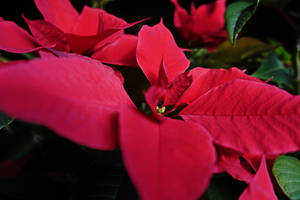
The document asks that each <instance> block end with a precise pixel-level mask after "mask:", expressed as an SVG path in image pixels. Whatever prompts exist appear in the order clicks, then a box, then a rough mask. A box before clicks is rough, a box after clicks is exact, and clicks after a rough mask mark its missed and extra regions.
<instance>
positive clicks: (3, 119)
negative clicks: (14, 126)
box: [0, 112, 13, 130]
mask: <svg viewBox="0 0 300 200" xmlns="http://www.w3.org/2000/svg"><path fill="white" fill-rule="evenodd" d="M12 122H13V119H12V118H10V117H8V116H7V115H5V114H4V113H2V112H0V130H1V129H2V128H4V127H7V126H8V125H9V124H10V123H12Z"/></svg>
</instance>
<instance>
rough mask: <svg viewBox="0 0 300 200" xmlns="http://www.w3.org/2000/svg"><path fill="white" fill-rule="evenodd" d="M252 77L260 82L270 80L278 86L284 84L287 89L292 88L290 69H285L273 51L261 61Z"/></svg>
mask: <svg viewBox="0 0 300 200" xmlns="http://www.w3.org/2000/svg"><path fill="white" fill-rule="evenodd" d="M252 76H254V77H257V78H260V79H262V80H268V79H270V78H271V80H272V81H274V82H276V83H278V84H279V85H281V84H284V85H286V86H288V87H289V88H293V73H292V69H289V68H285V67H284V65H283V64H282V63H281V62H280V60H279V58H278V57H277V55H276V53H275V52H273V51H272V52H271V53H270V54H269V55H268V56H267V57H266V58H265V59H264V60H263V61H262V63H261V66H260V67H259V68H258V69H257V71H256V72H254V73H253V74H252Z"/></svg>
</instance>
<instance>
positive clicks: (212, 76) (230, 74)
mask: <svg viewBox="0 0 300 200" xmlns="http://www.w3.org/2000/svg"><path fill="white" fill-rule="evenodd" d="M189 76H192V80H193V82H192V85H191V86H190V87H189V88H188V89H187V90H186V91H185V93H184V94H183V95H182V97H181V98H180V100H179V101H178V102H177V105H179V104H189V103H191V102H192V101H194V100H195V99H196V98H198V97H199V96H201V95H203V94H205V93H206V92H207V91H209V90H211V89H213V88H215V87H218V86H219V85H222V84H224V83H226V82H228V81H231V80H236V79H243V80H253V81H260V80H259V79H257V78H254V77H252V76H249V75H247V74H245V73H244V72H243V71H241V70H239V69H238V68H235V67H234V68H231V69H208V68H201V67H197V68H194V69H193V70H191V71H189Z"/></svg>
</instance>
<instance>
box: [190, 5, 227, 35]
mask: <svg viewBox="0 0 300 200" xmlns="http://www.w3.org/2000/svg"><path fill="white" fill-rule="evenodd" d="M225 9H226V0H216V2H213V3H210V4H205V5H201V6H199V7H198V8H197V10H196V11H195V14H194V15H193V19H194V22H195V23H194V24H193V31H194V32H195V33H196V34H198V35H199V36H202V35H210V34H213V33H216V32H219V31H220V30H222V29H223V28H224V25H225V17H224V15H225Z"/></svg>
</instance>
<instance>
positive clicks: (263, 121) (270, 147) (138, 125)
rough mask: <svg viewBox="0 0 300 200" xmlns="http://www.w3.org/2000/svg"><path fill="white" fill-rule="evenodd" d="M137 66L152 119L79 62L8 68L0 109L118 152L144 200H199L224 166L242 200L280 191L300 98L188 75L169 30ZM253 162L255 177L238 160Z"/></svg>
mask: <svg viewBox="0 0 300 200" xmlns="http://www.w3.org/2000/svg"><path fill="white" fill-rule="evenodd" d="M137 61H138V63H139V66H140V67H141V69H142V70H143V72H144V73H145V75H146V77H147V78H148V80H149V82H150V83H151V87H150V88H149V89H148V90H147V92H145V100H146V102H147V104H148V106H149V108H150V109H151V110H152V114H151V115H146V114H144V113H142V112H141V111H139V110H137V109H136V108H135V107H134V106H133V105H132V103H131V101H130V99H129V98H128V96H127V94H126V92H125V90H124V89H123V86H122V81H121V78H120V74H118V73H117V72H115V71H113V69H111V68H109V67H107V66H105V65H103V64H101V63H99V62H97V61H95V60H93V59H89V58H86V57H83V56H78V55H73V54H65V55H64V57H61V58H56V57H55V56H47V55H44V56H43V57H42V58H40V59H36V60H32V61H30V62H21V63H13V64H11V65H7V66H6V67H3V68H0V91H1V94H3V96H2V98H1V99H0V109H1V110H2V111H4V112H6V113H8V114H9V115H12V116H14V117H16V118H18V119H22V120H26V121H30V122H35V123H39V124H43V125H45V126H48V127H49V128H51V129H53V130H54V131H56V132H57V133H58V134H60V135H62V136H64V137H67V138H69V139H71V140H72V141H74V142H77V143H79V144H82V145H86V146H88V147H93V148H97V149H113V148H115V147H117V146H118V142H119V143H120V144H119V145H120V147H121V150H122V154H123V157H124V162H125V165H126V168H127V170H128V172H129V174H130V176H131V178H132V180H133V182H134V183H135V185H136V187H137V189H138V192H139V194H140V196H141V197H142V198H143V199H176V198H177V199H196V198H198V197H199V196H200V195H201V194H202V193H203V192H204V190H205V189H206V188H207V186H208V182H209V179H210V177H211V176H212V174H213V172H214V170H215V169H216V167H217V166H218V167H219V168H220V169H221V170H225V171H227V172H229V173H230V174H231V175H232V176H233V177H235V178H238V179H239V180H244V181H246V182H247V183H249V188H248V189H247V190H245V192H244V193H243V195H242V196H241V198H247V197H249V198H250V199H251V196H255V195H256V194H257V193H258V192H264V191H270V190H271V191H272V187H271V183H270V179H269V175H268V173H267V171H266V166H265V164H264V156H268V155H274V154H281V153H287V152H292V151H297V150H299V148H300V135H299V134H300V133H299V131H300V130H299V128H298V127H297V124H298V123H299V121H300V117H299V114H300V104H299V103H300V99H299V96H292V95H290V94H289V93H287V92H285V91H283V90H281V89H279V88H277V87H275V86H271V85H268V84H266V83H264V82H262V81H260V80H258V79H256V78H253V77H251V76H248V75H246V74H245V73H244V72H243V71H241V70H239V69H237V68H232V69H228V70H225V69H206V68H195V69H193V70H190V71H186V69H187V68H188V66H189V61H188V60H187V59H186V57H185V56H184V53H183V50H182V49H180V48H178V47H177V45H176V43H175V41H174V39H173V37H172V35H171V33H170V32H169V31H168V30H167V29H166V28H165V27H164V25H163V23H162V22H161V23H160V24H158V25H156V26H154V27H148V26H144V27H143V28H142V29H141V31H140V32H139V36H138V44H137ZM50 75H51V76H50ZM118 116H119V117H118ZM178 118H181V119H178ZM182 119H183V120H182ZM271 124H272V126H271ZM117 129H118V130H117ZM213 143H214V145H215V146H216V147H218V157H217V158H216V153H215V148H214V145H213ZM220 147H224V148H226V149H230V151H233V153H232V154H231V155H229V156H228V153H226V152H225V151H220V150H219V148H220ZM246 154H247V155H255V156H258V157H259V158H260V159H261V162H260V167H259V169H258V170H257V171H256V174H255V175H252V174H249V173H250V171H249V170H247V169H245V168H244V166H242V165H240V164H239V162H238V160H237V158H239V156H240V155H242V156H244V155H246ZM216 159H217V162H216ZM228 159H229V160H232V161H234V162H228ZM249 162H250V161H249ZM252 199H253V198H252Z"/></svg>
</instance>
